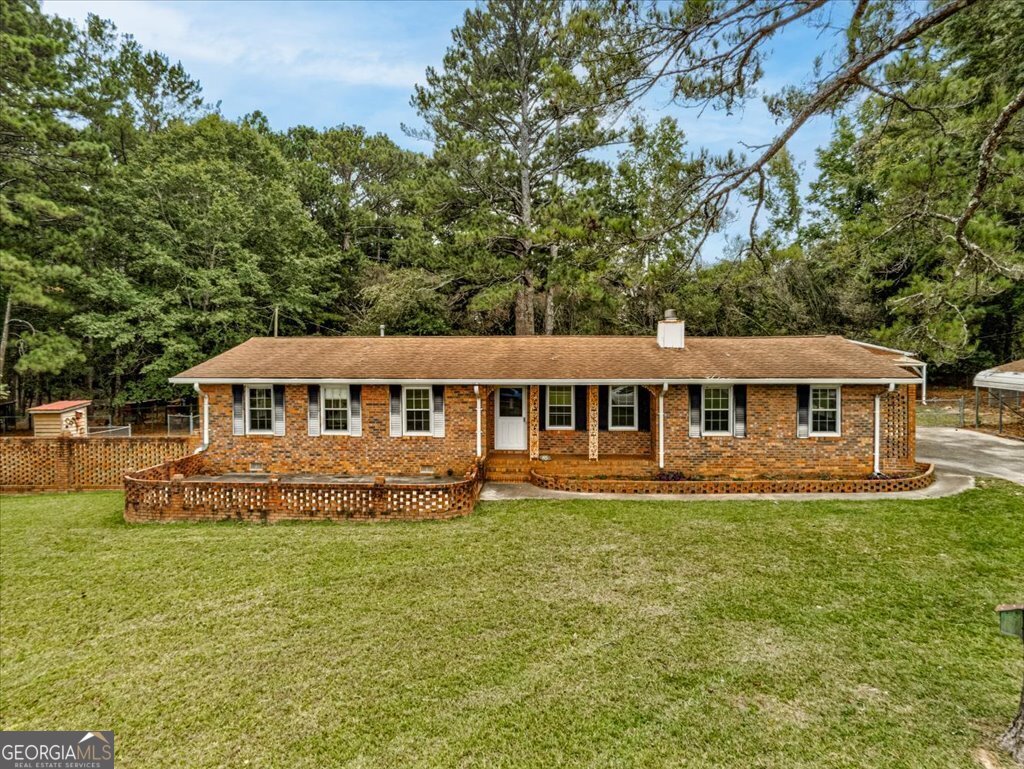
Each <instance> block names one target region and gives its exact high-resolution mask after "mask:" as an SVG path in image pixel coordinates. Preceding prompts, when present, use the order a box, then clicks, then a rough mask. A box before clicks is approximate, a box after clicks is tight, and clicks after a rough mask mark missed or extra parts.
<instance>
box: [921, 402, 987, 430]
mask: <svg viewBox="0 0 1024 769" xmlns="http://www.w3.org/2000/svg"><path fill="white" fill-rule="evenodd" d="M972 405H973V404H972ZM966 407H967V404H966V399H965V398H964V397H963V396H961V397H959V398H929V399H928V402H927V403H918V404H917V425H918V427H964V426H965V424H966V423H965V419H966V415H965V409H966ZM973 416H974V415H973V414H972V415H971V417H972V418H973Z"/></svg>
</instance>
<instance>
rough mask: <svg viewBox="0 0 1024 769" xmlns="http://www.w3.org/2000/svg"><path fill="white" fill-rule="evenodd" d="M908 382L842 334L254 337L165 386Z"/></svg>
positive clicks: (910, 375)
mask: <svg viewBox="0 0 1024 769" xmlns="http://www.w3.org/2000/svg"><path fill="white" fill-rule="evenodd" d="M716 379H719V380H729V381H766V380H770V381H777V380H781V381H837V382H847V381H848V382H855V381H864V382H885V383H888V382H916V381H918V377H917V375H916V374H915V373H914V372H911V371H908V370H907V369H906V368H903V367H901V366H899V365H897V364H896V363H894V362H893V361H892V360H889V359H887V358H886V357H885V356H881V355H876V354H873V353H872V352H870V351H869V350H867V349H865V348H864V347H862V346H860V345H857V344H855V343H853V342H851V341H849V340H847V339H844V338H843V337H841V336H778V337H688V338H687V339H686V346H685V348H683V349H672V348H663V347H659V346H658V343H657V341H656V340H655V339H654V338H653V337H641V336H504V337H479V336H451V337H402V336H390V337H357V336H341V337H256V338H253V339H250V340H249V341H247V342H244V343H242V344H240V345H238V346H237V347H234V348H232V349H230V350H228V351H227V352H224V353H221V354H220V355H218V356H216V357H214V358H211V359H210V360H207V361H205V362H204V363H200V364H199V365H197V366H193V367H192V368H190V369H188V370H187V371H183V372H181V373H180V374H178V375H177V376H175V377H172V378H171V381H172V382H178V383H192V382H199V383H202V382H207V383H230V382H246V381H271V382H308V381H323V380H335V381H351V382H360V381H362V382H407V381H423V382H452V383H468V384H500V383H524V384H529V383H544V382H551V381H556V382H557V381H567V382H578V383H586V382H626V383H628V382H640V383H657V382H666V381H667V382H677V383H678V382H686V381H706V380H716Z"/></svg>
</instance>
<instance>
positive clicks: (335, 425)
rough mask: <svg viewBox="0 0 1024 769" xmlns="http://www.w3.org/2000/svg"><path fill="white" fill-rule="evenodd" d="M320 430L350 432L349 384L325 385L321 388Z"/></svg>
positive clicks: (324, 431) (323, 431) (325, 431)
mask: <svg viewBox="0 0 1024 769" xmlns="http://www.w3.org/2000/svg"><path fill="white" fill-rule="evenodd" d="M320 400H321V406H320V431H321V432H322V433H328V434H330V433H347V432H348V385H324V386H323V387H321V388H320Z"/></svg>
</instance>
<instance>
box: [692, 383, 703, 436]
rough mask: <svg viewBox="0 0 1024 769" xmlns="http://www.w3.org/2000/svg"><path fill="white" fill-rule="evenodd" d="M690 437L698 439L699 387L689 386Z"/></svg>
mask: <svg viewBox="0 0 1024 769" xmlns="http://www.w3.org/2000/svg"><path fill="white" fill-rule="evenodd" d="M689 409H690V437H691V438H699V437H700V433H701V429H700V428H701V424H700V385H690V405H689Z"/></svg>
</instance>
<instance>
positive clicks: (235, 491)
mask: <svg viewBox="0 0 1024 769" xmlns="http://www.w3.org/2000/svg"><path fill="white" fill-rule="evenodd" d="M203 470H204V467H203V456H202V455H201V454H196V455H193V456H189V457H185V458H184V459H181V460H178V461H175V462H169V463H165V464H162V465H158V466H156V467H150V468H146V469H145V470H142V471H139V472H133V473H131V474H129V477H126V478H125V505H124V518H125V520H126V521H128V522H129V523H145V522H159V521H230V520H235V521H253V522H263V523H274V522H276V521H299V520H306V521H309V520H348V519H355V520H387V519H391V520H407V521H408V520H428V519H444V518H454V517H456V516H460V515H468V514H469V513H471V512H472V511H473V508H474V506H475V505H476V501H477V498H478V497H479V496H480V488H481V486H482V484H483V473H482V471H481V468H480V467H478V466H474V467H473V468H472V469H471V470H470V471H469V472H468V473H467V475H466V477H465V478H461V479H457V480H453V481H441V482H433V481H424V482H422V483H416V482H414V481H398V482H395V481H384V480H383V479H378V480H375V481H373V482H367V481H350V482H346V481H331V482H316V481H308V480H304V479H296V480H290V479H284V480H282V479H281V478H280V477H278V476H275V475H268V476H267V477H266V478H265V479H264V478H260V479H248V478H246V479H238V480H223V479H219V478H218V479H213V480H210V479H189V477H188V476H190V475H200V474H202V473H203Z"/></svg>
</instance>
